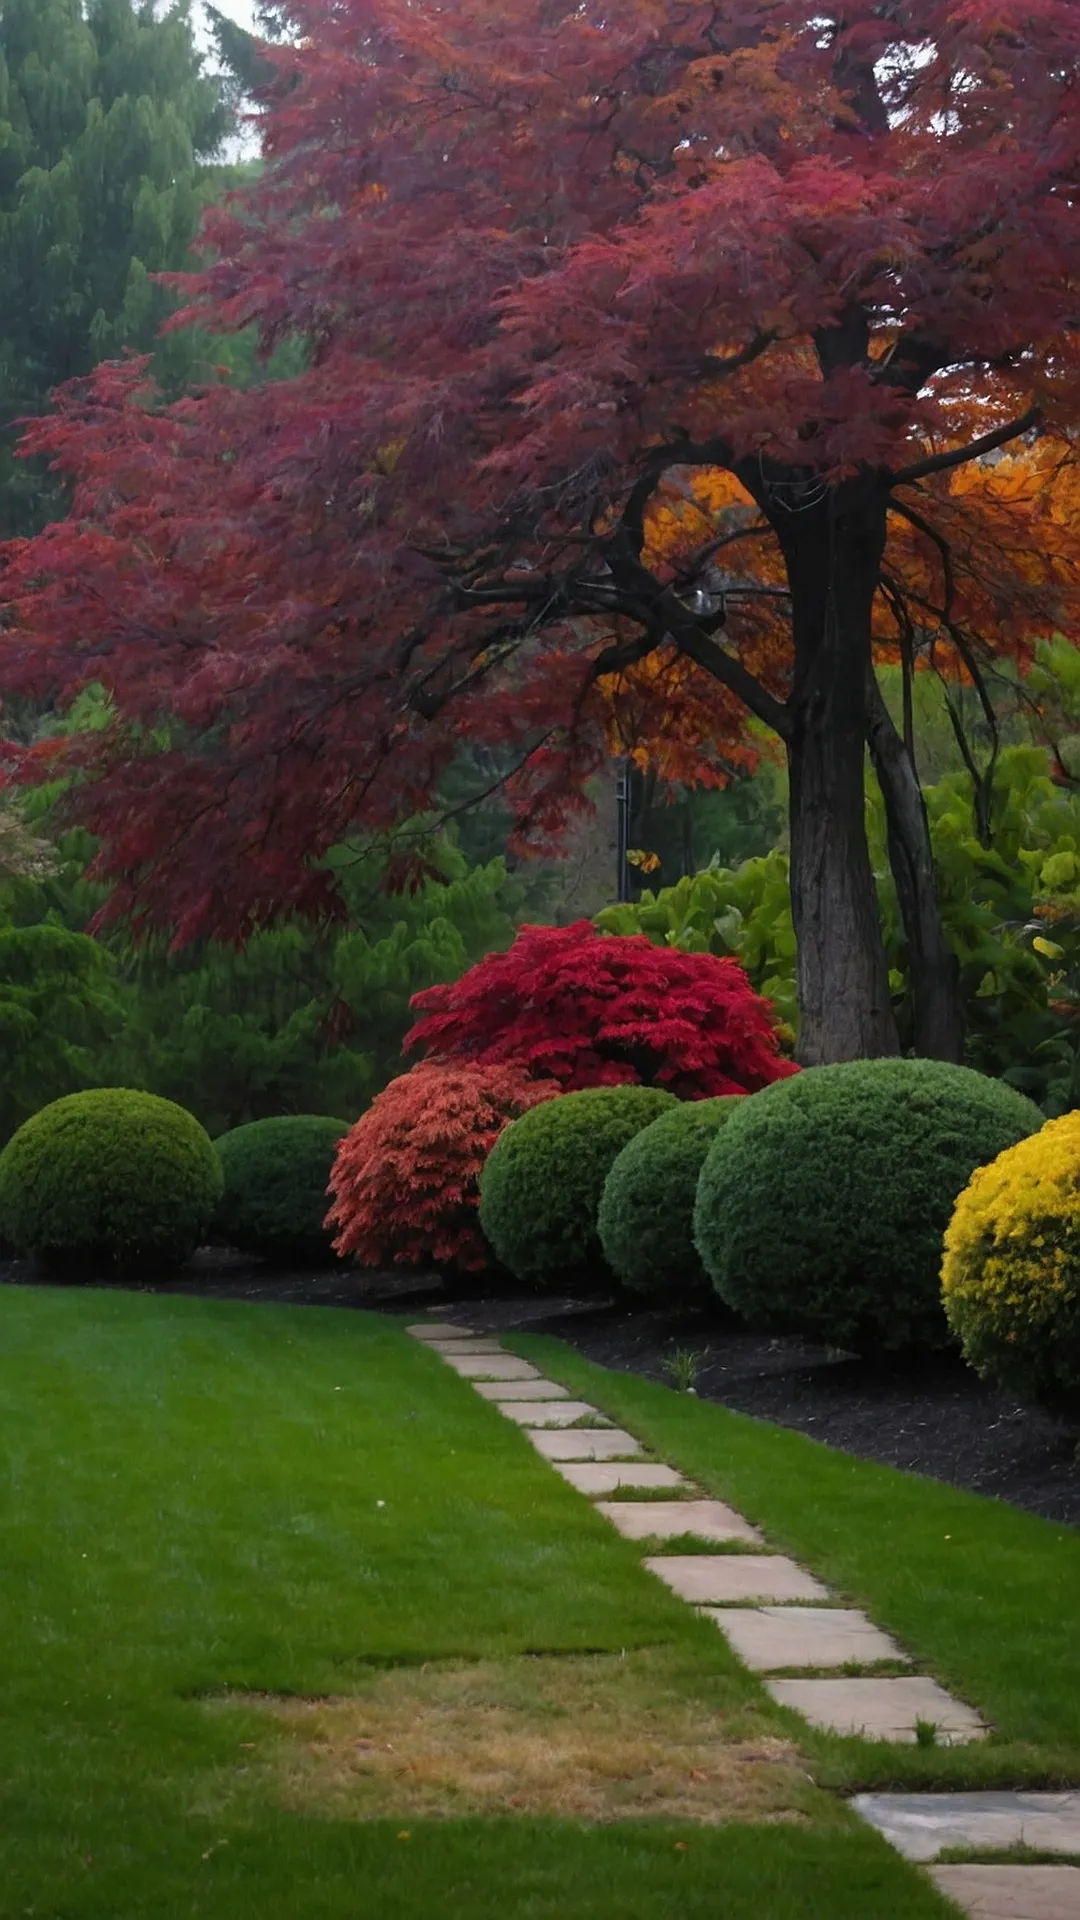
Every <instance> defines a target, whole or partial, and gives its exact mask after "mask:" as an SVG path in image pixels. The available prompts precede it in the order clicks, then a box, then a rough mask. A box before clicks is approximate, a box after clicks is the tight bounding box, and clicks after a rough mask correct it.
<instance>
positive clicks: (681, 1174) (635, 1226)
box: [597, 1094, 743, 1301]
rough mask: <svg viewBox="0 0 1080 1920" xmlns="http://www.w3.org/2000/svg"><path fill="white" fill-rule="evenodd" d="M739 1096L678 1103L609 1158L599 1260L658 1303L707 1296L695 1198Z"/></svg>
mask: <svg viewBox="0 0 1080 1920" xmlns="http://www.w3.org/2000/svg"><path fill="white" fill-rule="evenodd" d="M742 1097H743V1096H742V1095H740V1094H722V1095H720V1096H718V1097H717V1098H716V1099H714V1100H685V1101H683V1102H682V1103H681V1104H680V1105H679V1106H677V1107H673V1108H672V1109H671V1111H670V1112H668V1113H662V1114H661V1115H660V1118H659V1120H653V1121H652V1122H651V1123H650V1125H649V1126H647V1127H643V1128H642V1130H641V1132H640V1133H637V1134H635V1135H634V1138H633V1139H632V1140H631V1141H629V1143H628V1144H627V1145H626V1146H625V1147H624V1148H623V1150H622V1152H621V1153H619V1154H617V1155H616V1157H615V1160H614V1162H613V1164H612V1168H611V1171H610V1173H609V1174H608V1177H607V1179H606V1180H605V1182H604V1191H603V1194H602V1196H601V1200H600V1211H599V1213H598V1215H597V1230H598V1232H599V1235H600V1245H601V1246H602V1248H603V1250H604V1258H605V1260H606V1261H607V1263H608V1266H609V1267H610V1268H611V1269H612V1271H613V1272H614V1273H615V1274H617V1275H618V1278H619V1279H620V1280H621V1281H622V1283H623V1285H624V1286H627V1287H633V1288H634V1289H635V1291H636V1292H638V1293H647V1294H650V1295H652V1296H653V1298H655V1299H657V1300H668V1301H682V1300H688V1301H700V1300H702V1299H703V1298H705V1299H707V1298H708V1297H709V1295H710V1294H712V1292H713V1290H712V1288H711V1286H710V1283H709V1276H708V1274H707V1273H706V1271H705V1269H704V1267H703V1266H702V1264H701V1255H700V1254H699V1253H698V1250H697V1247H696V1246H695V1245H694V1197H695V1195H696V1193H697V1184H698V1178H699V1175H700V1173H701V1169H702V1167H703V1166H704V1164H705V1156H706V1154H707V1153H708V1151H709V1148H710V1147H711V1146H712V1143H713V1141H714V1140H715V1138H716V1136H717V1134H718V1133H719V1131H720V1128H721V1127H722V1126H726V1124H727V1122H728V1121H729V1120H730V1118H731V1116H732V1114H733V1113H734V1111H735V1108H736V1107H737V1105H738V1104H739V1101H740V1099H741V1098H742ZM713 1298H714V1299H715V1294H713Z"/></svg>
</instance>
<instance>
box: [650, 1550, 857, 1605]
mask: <svg viewBox="0 0 1080 1920" xmlns="http://www.w3.org/2000/svg"><path fill="white" fill-rule="evenodd" d="M644 1564H645V1566H647V1567H648V1569H649V1572H650V1573H655V1575H656V1577H657V1579H658V1580H662V1581H663V1582H664V1585H665V1586H667V1587H670V1588H671V1591H672V1593H677V1594H678V1596H679V1599H680V1600H689V1602H690V1604H691V1606H693V1607H707V1608H709V1609H710V1610H711V1609H712V1608H713V1607H717V1606H723V1605H724V1604H725V1603H726V1602H730V1601H733V1600H734V1601H738V1600H769V1601H777V1600H827V1599H828V1597H829V1590H828V1588H827V1587H823V1586H822V1584H821V1582H820V1580H815V1579H814V1576H813V1574H812V1573H805V1572H804V1571H803V1569H802V1567H800V1566H798V1565H797V1563H796V1562H795V1561H794V1560H788V1559H786V1558H785V1556H784V1555H783V1554H782V1553H669V1554H667V1555H665V1556H664V1557H662V1558H661V1557H660V1556H659V1555H655V1556H652V1557H650V1558H649V1559H648V1560H646V1561H645V1563H644Z"/></svg>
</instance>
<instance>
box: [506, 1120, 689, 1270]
mask: <svg viewBox="0 0 1080 1920" xmlns="http://www.w3.org/2000/svg"><path fill="white" fill-rule="evenodd" d="M675 1104H676V1102H675V1099H674V1097H673V1095H672V1094H670V1093H664V1092H663V1091H662V1090H661V1089H660V1088H659V1087H636V1086H629V1087H588V1088H586V1089H585V1090H584V1091H582V1092H580V1093H565V1094H561V1095H560V1096H559V1097H558V1098H557V1099H555V1100H548V1101H546V1102H545V1103H544V1105H543V1106H542V1107H534V1108H533V1109H532V1111H531V1113H526V1114H523V1115H522V1117H521V1119H520V1120H515V1121H514V1124H513V1125H512V1126H510V1127H507V1129H506V1132H505V1133H504V1134H502V1135H501V1136H500V1137H499V1139H498V1140H497V1141H496V1143H495V1145H494V1147H493V1148H492V1150H491V1153H490V1155H489V1156H488V1161H487V1164H486V1166H485V1168H484V1171H483V1173H482V1174H481V1176H480V1225H481V1226H482V1227H483V1229H484V1232H485V1233H486V1235H487V1237H488V1239H489V1241H490V1242H491V1245H492V1247H493V1249H494V1251H495V1254H496V1256H497V1258H498V1259H499V1260H501V1261H502V1264H503V1266H504V1267H508V1268H509V1269H510V1272H511V1273H513V1274H515V1275H516V1277H517V1278H518V1279H519V1280H524V1281H528V1282H530V1283H532V1284H534V1285H536V1286H539V1287H544V1288H548V1289H554V1288H558V1287H565V1286H567V1285H568V1284H573V1283H578V1284H580V1283H581V1281H582V1280H583V1279H587V1278H588V1277H589V1276H590V1274H591V1275H593V1276H594V1277H595V1276H596V1274H597V1272H598V1271H599V1273H600V1274H601V1275H602V1276H603V1277H604V1278H605V1279H606V1280H610V1278H611V1275H610V1271H609V1270H608V1269H607V1268H606V1267H605V1265H604V1260H603V1253H602V1250H601V1246H600V1239H599V1236H598V1234H597V1231H596V1216H597V1211H598V1209H599V1206H600V1196H601V1194H602V1193H603V1191H604V1181H605V1180H606V1179H607V1176H608V1173H609V1172H610V1170H611V1165H612V1162H613V1161H614V1159H615V1158H616V1155H617V1154H619V1153H620V1152H621V1150H622V1148H623V1147H625V1146H626V1144H627V1141H629V1140H632V1139H633V1137H634V1135H635V1134H636V1133H640V1132H641V1130H642V1128H643V1127H647V1126H648V1125H649V1123H650V1122H651V1121H653V1120H655V1119H657V1117H658V1116H659V1115H660V1114H661V1113H664V1112H666V1111H667V1109H668V1108H669V1107H673V1106H675Z"/></svg>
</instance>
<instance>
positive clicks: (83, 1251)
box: [0, 1087, 223, 1271]
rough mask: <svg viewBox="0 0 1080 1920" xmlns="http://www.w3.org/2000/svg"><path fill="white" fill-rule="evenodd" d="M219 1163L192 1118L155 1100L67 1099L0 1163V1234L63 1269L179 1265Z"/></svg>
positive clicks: (140, 1096)
mask: <svg viewBox="0 0 1080 1920" xmlns="http://www.w3.org/2000/svg"><path fill="white" fill-rule="evenodd" d="M222 1185H223V1179H222V1172H221V1162H220V1161H219V1159H218V1157H217V1154H216V1153H215V1152H214V1148H213V1145H212V1143H211V1141H210V1137H209V1135H208V1134H207V1133H206V1132H205V1131H204V1129H203V1128H202V1127H201V1126H200V1125H199V1122H198V1121H197V1120H196V1119H195V1118H194V1116H193V1115H192V1114H190V1113H188V1112H186V1111H185V1109H184V1108H183V1107H178V1106H176V1105H175V1104H174V1102H173V1101H171V1100H161V1099H159V1098H158V1096H157V1095H156V1094H153V1093H136V1092H133V1091H131V1090H129V1089H126V1088H120V1087H100V1088H95V1089H93V1090H92V1091H91V1092H88V1093H69V1094H68V1095H66V1097H65V1098H64V1099H63V1100H54V1101H53V1103H52V1105H51V1106H48V1107H43V1108H42V1109H41V1112H40V1113H35V1114H34V1116H33V1118H32V1119H30V1120H27V1121H26V1122H25V1123H24V1124H23V1125H22V1126H21V1127H20V1128H19V1130H18V1132H17V1133H16V1134H13V1135H12V1138H11V1139H10V1140H9V1141H8V1144H7V1146H6V1147H5V1148H4V1151H3V1153H2V1154H0V1230H2V1231H3V1233H4V1234H5V1236H6V1237H7V1238H8V1239H9V1240H10V1241H11V1242H12V1244H13V1245H14V1246H16V1247H17V1248H18V1250H19V1252H20V1253H32V1254H37V1255H39V1256H40V1257H41V1258H43V1259H45V1260H48V1261H49V1262H50V1263H51V1264H55V1265H59V1266H63V1267H67V1266H70V1265H72V1264H73V1263H75V1262H84V1263H85V1264H86V1265H87V1266H88V1267H90V1268H93V1267H95V1266H100V1265H102V1264H107V1265H110V1266H112V1267H115V1268H118V1269H120V1270H122V1271H141V1270H144V1269H147V1268H160V1267H162V1266H178V1265H180V1264H181V1262H183V1261H184V1260H186V1259H188V1258H189V1257H190V1255H191V1254H192V1253H193V1252H194V1251H195V1248H196V1247H197V1246H198V1245H199V1244H200V1242H201V1241H202V1240H203V1238H204V1237H205V1234H206V1231H207V1228H208V1227H209V1225H210V1222H211V1220H212V1218H213V1215H214V1209H215V1207H216V1206H217V1203H218V1200H219V1199H220V1197H221V1190H222Z"/></svg>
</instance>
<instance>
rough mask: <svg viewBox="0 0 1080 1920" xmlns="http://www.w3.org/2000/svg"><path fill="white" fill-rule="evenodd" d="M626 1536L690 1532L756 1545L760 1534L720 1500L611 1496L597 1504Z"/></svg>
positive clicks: (659, 1537) (667, 1536)
mask: <svg viewBox="0 0 1080 1920" xmlns="http://www.w3.org/2000/svg"><path fill="white" fill-rule="evenodd" d="M597 1512H599V1513H602V1514H603V1516H604V1518H605V1520H610V1521H611V1524H612V1526H613V1527H617V1528H618V1529H619V1532H620V1533H621V1534H622V1535H623V1536H624V1537H625V1538H626V1539H627V1540H676V1539H678V1538H679V1536H680V1535H681V1534H684V1533H692V1534H693V1535H694V1537H695V1539H697V1540H715V1541H727V1540H743V1541H745V1542H747V1544H750V1545H755V1546H756V1545H759V1544H760V1542H761V1539H762V1535H761V1534H760V1533H759V1531H758V1529H757V1527H752V1526H751V1525H750V1522H749V1521H748V1520H744V1519H743V1517H742V1514H741V1513H736V1511H735V1509H734V1507H727V1506H725V1505H724V1502H723V1501H722V1500H612V1501H610V1502H609V1503H607V1504H605V1503H604V1502H603V1501H601V1502H600V1505H599V1506H598V1508H597Z"/></svg>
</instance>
